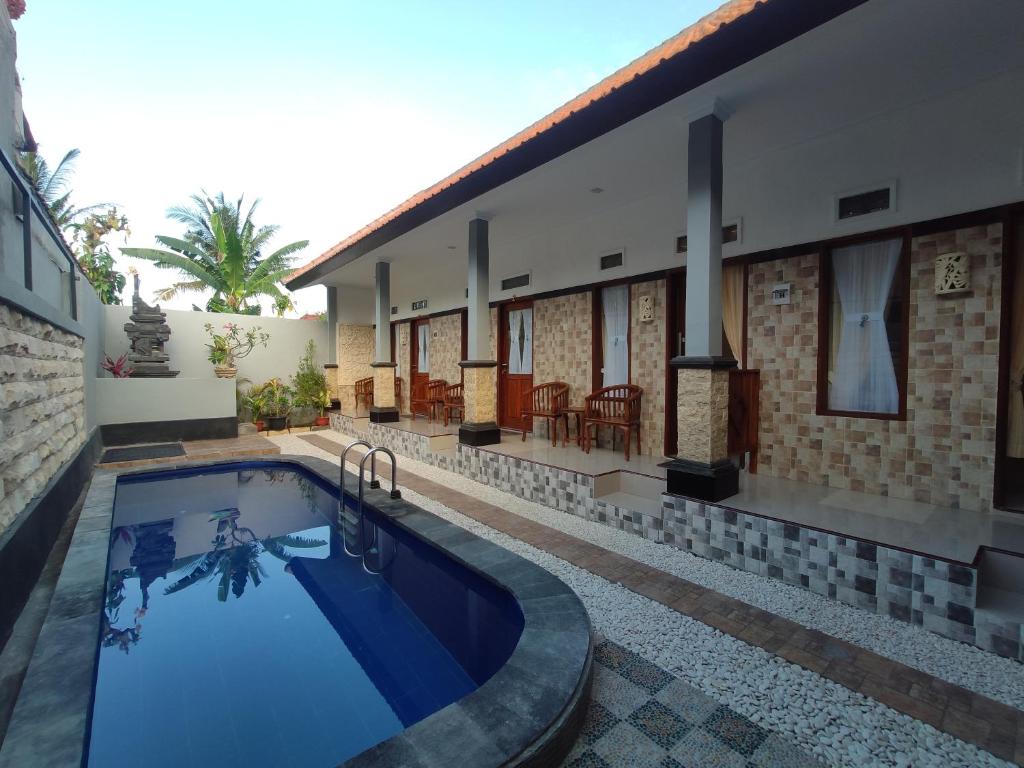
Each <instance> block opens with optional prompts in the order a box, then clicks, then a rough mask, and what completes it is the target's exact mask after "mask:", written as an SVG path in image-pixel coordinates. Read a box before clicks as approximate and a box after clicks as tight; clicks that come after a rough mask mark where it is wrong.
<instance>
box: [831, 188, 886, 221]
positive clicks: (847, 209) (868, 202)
mask: <svg viewBox="0 0 1024 768" xmlns="http://www.w3.org/2000/svg"><path fill="white" fill-rule="evenodd" d="M836 206H837V208H836V217H837V218H839V219H852V218H854V217H855V216H866V215H867V214H869V213H878V212H879V211H887V210H889V209H890V208H891V207H892V187H883V188H882V189H873V190H871V191H870V192H861V193H859V194H856V195H847V196H846V197H840V198H839V199H838V201H837V203H836Z"/></svg>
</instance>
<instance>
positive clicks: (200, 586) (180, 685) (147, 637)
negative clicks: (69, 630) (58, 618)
mask: <svg viewBox="0 0 1024 768" xmlns="http://www.w3.org/2000/svg"><path fill="white" fill-rule="evenodd" d="M114 523H115V526H116V527H115V529H114V531H113V533H112V536H111V545H110V555H109V557H110V559H109V572H108V580H107V592H106V603H105V610H104V621H103V627H102V632H101V638H100V657H99V667H98V674H97V681H96V690H95V693H94V701H93V708H92V721H91V728H90V743H89V753H88V765H89V766H91V767H92V768H101V767H105V766H124V765H143V764H144V765H147V766H207V765H218V766H235V765H237V766H242V765H244V766H263V765H266V766H280V765H296V766H332V765H335V764H337V763H339V762H341V761H343V760H345V759H347V758H349V757H352V756H353V755H355V754H358V753H359V752H361V751H363V750H364V749H366V748H368V747H370V746H372V745H373V744H375V743H377V742H379V741H381V740H383V739H386V738H388V737H389V736H391V735H394V734H395V733H397V732H399V731H401V730H402V729H403V728H405V727H408V726H409V725H411V724H412V723H415V722H417V721H419V720H421V719H423V718H424V717H426V716H428V715H429V714H431V713H433V712H435V711H437V710H438V709H441V708H442V707H444V706H446V705H447V704H449V703H451V702H453V701H456V700H458V699H459V698H462V697H463V696H465V695H466V694H468V693H470V692H471V691H473V690H474V689H476V688H477V687H479V686H480V685H481V684H482V683H483V682H485V681H486V680H487V679H488V678H489V677H490V676H491V675H492V674H493V673H494V672H495V671H496V670H497V669H498V668H499V667H500V666H501V665H502V664H503V663H504V661H505V660H506V659H507V658H508V656H509V655H510V654H511V652H512V650H513V649H514V647H515V645H516V642H517V641H518V638H519V634H520V633H521V631H522V621H523V620H522V614H521V613H520V612H519V609H518V606H517V605H516V603H515V601H514V600H513V599H512V598H511V596H510V595H508V594H507V593H506V592H504V591H503V590H501V589H499V588H497V587H495V586H494V585H493V584H491V583H490V582H488V581H486V580H484V579H483V578H481V577H479V576H477V575H475V574H473V573H471V572H469V571H468V570H466V569H465V568H464V567H462V566H461V565H459V564H457V563H455V562H454V561H452V560H450V559H449V558H447V557H446V556H444V555H442V554H441V553H439V552H438V551H436V550H434V549H433V548H431V547H429V546H426V545H424V544H423V543H422V542H420V541H419V540H417V539H415V538H413V537H411V536H409V535H408V534H405V533H404V532H403V531H401V530H400V529H398V528H397V527H395V526H394V525H393V524H392V523H390V521H387V520H386V519H383V518H380V517H378V516H376V515H375V514H370V515H367V516H366V517H365V518H364V520H363V521H362V524H360V520H359V518H358V517H357V516H356V515H355V514H354V513H353V512H352V511H351V510H346V514H345V515H342V516H341V517H340V519H339V515H338V510H337V501H336V500H335V499H334V498H333V496H332V495H331V494H330V493H329V492H328V491H326V490H324V489H323V488H321V487H320V486H319V485H317V484H316V483H314V482H313V481H312V479H311V478H309V477H306V476H304V475H302V474H299V473H298V472H296V471H292V470H290V469H288V470H285V469H281V468H276V469H274V470H273V471H265V470H260V469H254V468H251V467H250V468H244V469H242V470H239V469H238V468H237V465H236V466H232V467H222V468H218V469H215V470H214V471H211V470H210V469H209V468H208V469H206V470H205V471H203V472H191V473H177V474H174V475H173V476H169V475H168V473H162V474H159V475H156V474H154V475H152V476H147V477H144V478H142V479H141V480H136V481H132V482H124V481H123V480H122V482H121V483H119V485H118V491H117V501H116V504H115V514H114Z"/></svg>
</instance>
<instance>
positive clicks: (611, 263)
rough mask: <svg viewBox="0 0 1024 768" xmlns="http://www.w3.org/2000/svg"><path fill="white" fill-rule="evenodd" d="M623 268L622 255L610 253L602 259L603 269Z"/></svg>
mask: <svg viewBox="0 0 1024 768" xmlns="http://www.w3.org/2000/svg"><path fill="white" fill-rule="evenodd" d="M621 266H622V253H621V252H619V253H609V254H607V255H606V256H602V257H601V269H615V267H621Z"/></svg>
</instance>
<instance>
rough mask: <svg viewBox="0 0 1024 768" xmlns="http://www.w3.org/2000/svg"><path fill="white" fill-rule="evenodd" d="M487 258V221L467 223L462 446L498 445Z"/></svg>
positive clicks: (494, 366) (495, 382)
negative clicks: (464, 408) (466, 294)
mask: <svg viewBox="0 0 1024 768" xmlns="http://www.w3.org/2000/svg"><path fill="white" fill-rule="evenodd" d="M489 268H490V267H489V254H488V249H487V221H486V220H485V219H473V220H472V221H471V222H469V273H468V274H469V286H468V287H469V300H468V304H467V314H468V317H467V318H466V323H467V330H468V333H467V339H466V342H467V343H466V352H467V355H468V358H469V359H468V360H463V361H462V362H461V363H459V365H460V366H461V367H462V383H463V395H464V398H465V406H466V410H465V417H464V419H463V422H462V425H461V426H460V427H459V442H460V443H465V444H466V445H494V444H495V443H500V442H501V430H499V429H498V420H497V416H498V375H497V374H498V361H497V360H488V359H487V358H488V356H489V355H490V334H491V318H490V306H489V290H490V288H489V283H488V281H489V277H490V276H489Z"/></svg>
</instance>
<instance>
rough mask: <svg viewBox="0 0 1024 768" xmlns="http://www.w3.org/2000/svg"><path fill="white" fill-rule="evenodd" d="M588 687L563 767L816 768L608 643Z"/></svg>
mask: <svg viewBox="0 0 1024 768" xmlns="http://www.w3.org/2000/svg"><path fill="white" fill-rule="evenodd" d="M594 661H595V664H594V687H593V693H592V697H591V702H590V710H589V712H588V714H587V720H586V723H585V724H584V726H583V731H582V733H581V734H580V738H579V740H578V741H577V743H576V746H575V747H573V750H572V752H571V753H570V754H569V756H568V758H566V761H565V764H564V767H565V768H605V766H637V768H640V767H641V766H651V768H682V767H686V768H689V767H690V766H693V767H694V768H696V766H701V768H704V766H715V767H720V768H812V767H813V768H817V767H818V766H819V764H818V763H817V762H816V761H815V760H814V759H813V758H811V757H810V756H808V755H806V754H804V753H803V752H802V751H800V750H799V749H797V748H796V747H794V746H793V745H791V744H789V743H788V742H786V741H785V740H783V739H782V738H780V737H779V736H777V735H775V734H773V733H771V732H769V731H766V730H765V729H763V728H761V727H759V726H758V725H756V724H755V723H752V722H751V721H750V720H748V719H747V718H745V717H743V716H742V715H739V714H737V713H735V712H733V711H732V710H731V709H729V708H728V707H725V706H722V705H721V704H718V703H717V702H715V701H713V700H712V699H710V698H708V697H707V696H705V695H704V694H703V693H701V692H700V691H698V690H697V689H696V688H694V687H693V686H691V685H688V684H687V683H684V682H683V681H682V680H680V679H679V678H677V677H674V676H673V675H670V674H669V673H668V672H666V671H665V670H663V669H662V668H661V667H659V666H657V665H655V664H651V663H650V662H649V661H645V660H644V659H642V658H640V657H639V656H637V655H636V654H635V653H633V652H632V651H628V650H626V649H625V648H623V647H622V646H620V645H616V644H615V643H613V642H611V641H609V640H601V641H600V642H599V644H598V646H597V648H596V650H595V652H594Z"/></svg>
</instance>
